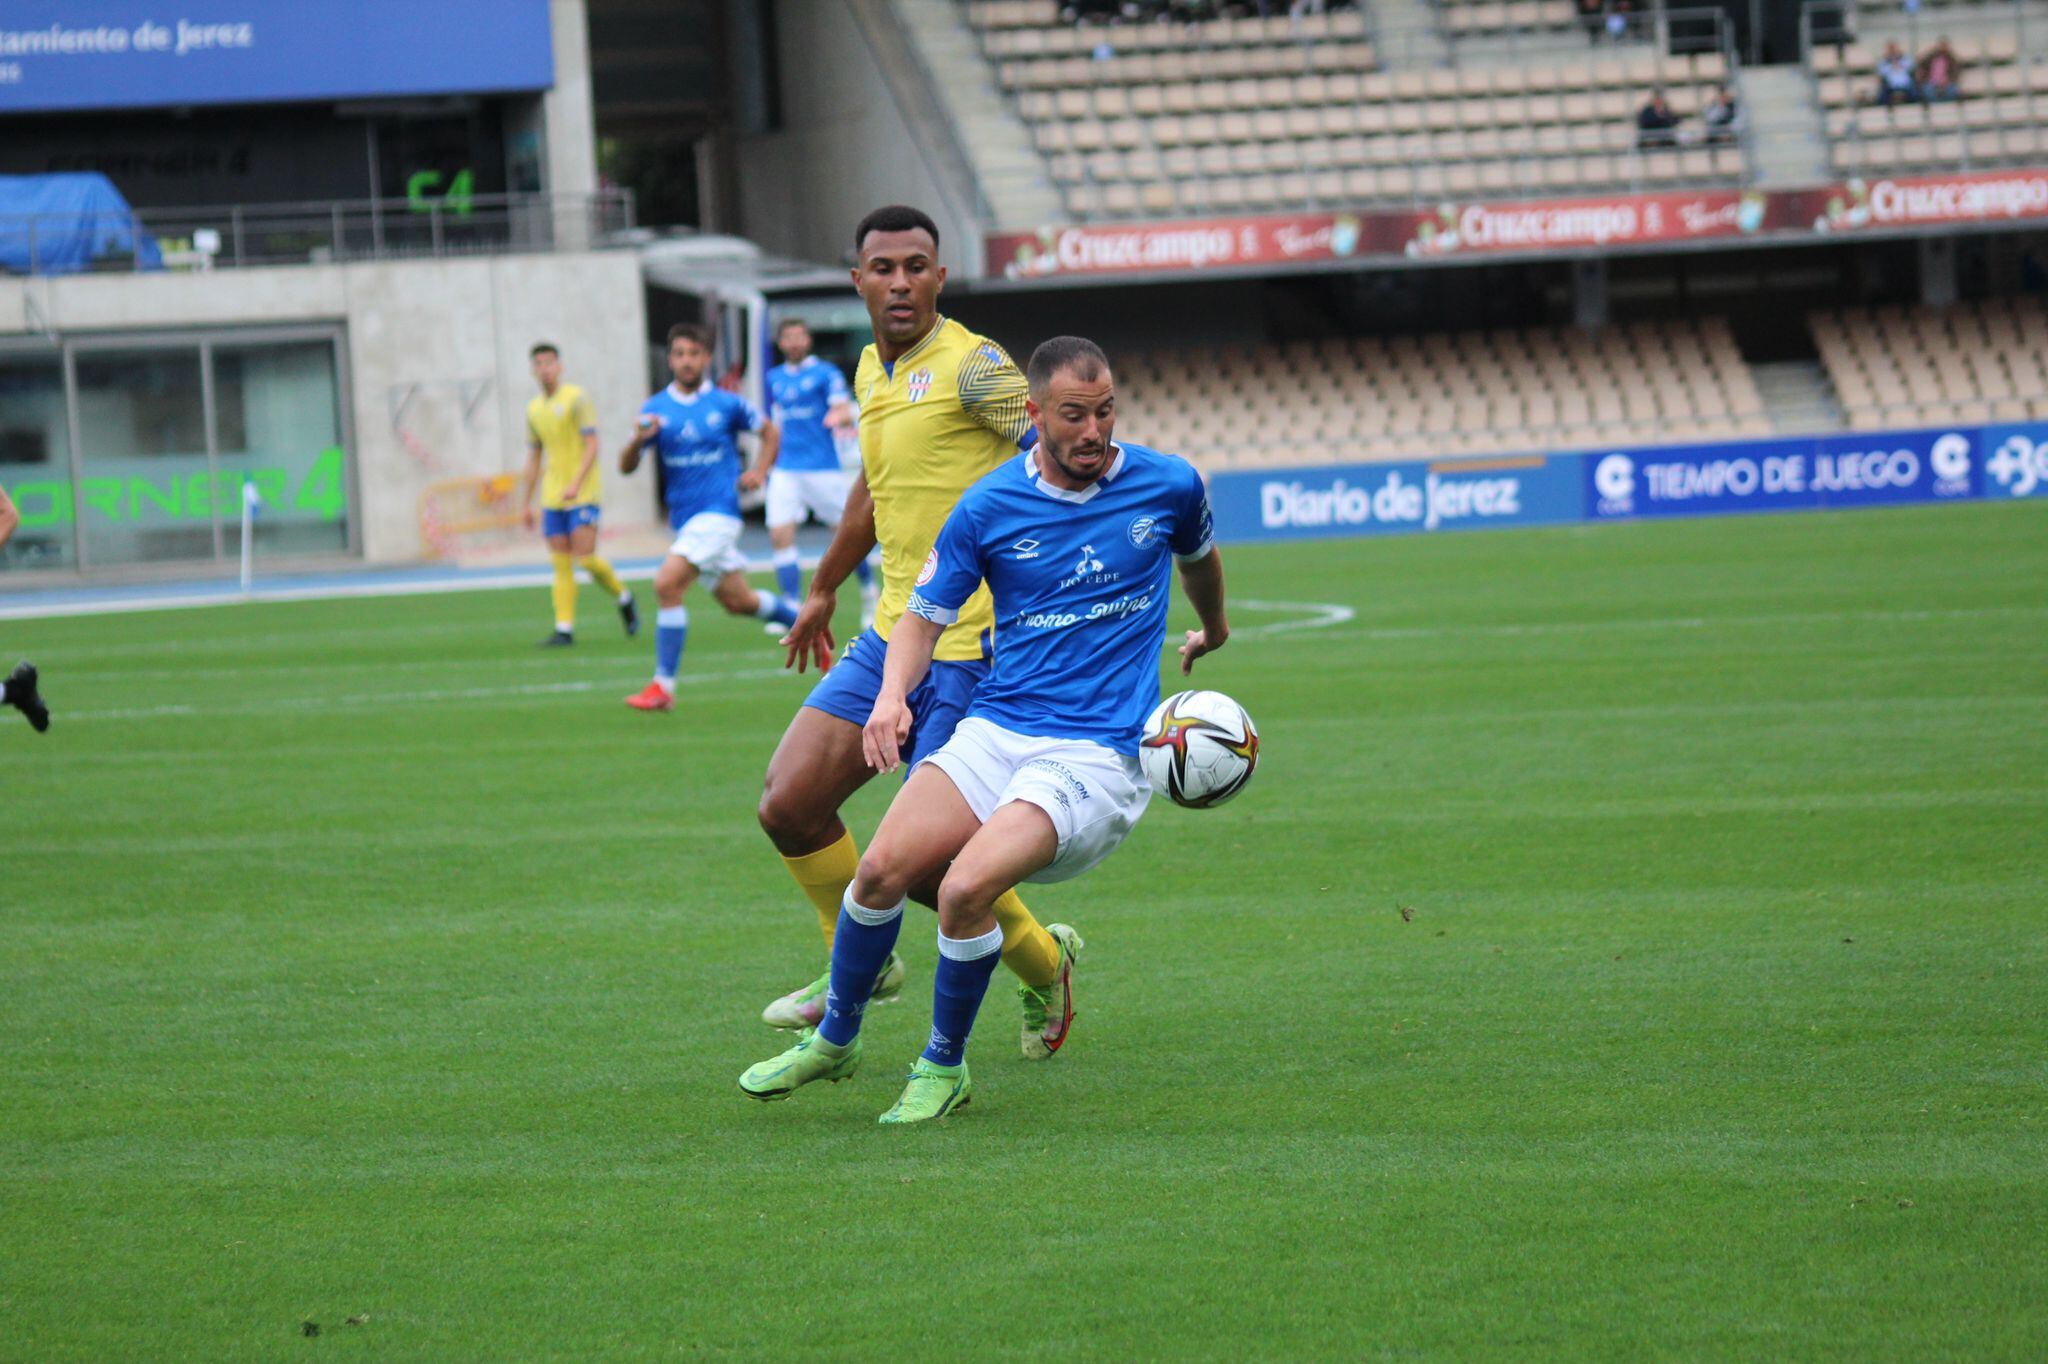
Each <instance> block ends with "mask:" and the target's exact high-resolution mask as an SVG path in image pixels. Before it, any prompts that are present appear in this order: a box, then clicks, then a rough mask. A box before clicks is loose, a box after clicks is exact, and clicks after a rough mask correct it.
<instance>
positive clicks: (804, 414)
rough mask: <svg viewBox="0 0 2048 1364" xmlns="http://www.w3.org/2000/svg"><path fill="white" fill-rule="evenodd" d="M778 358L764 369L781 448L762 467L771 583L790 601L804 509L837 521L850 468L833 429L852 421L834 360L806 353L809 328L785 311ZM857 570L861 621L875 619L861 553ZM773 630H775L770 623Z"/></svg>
mask: <svg viewBox="0 0 2048 1364" xmlns="http://www.w3.org/2000/svg"><path fill="white" fill-rule="evenodd" d="M775 346H776V349H777V350H780V351H781V352H782V363H781V364H779V365H777V366H776V367H775V368H773V369H771V370H769V371H768V402H769V415H771V416H773V417H774V418H775V424H776V425H777V426H778V427H780V428H781V429H782V453H781V455H780V456H779V457H778V458H777V459H776V461H775V468H774V469H773V470H771V471H770V472H769V474H768V507H767V512H768V544H769V547H770V548H771V549H772V550H773V551H774V555H775V587H776V590H777V591H779V592H781V593H782V595H783V596H785V597H788V598H789V599H790V600H792V601H800V600H802V598H803V591H804V584H803V573H802V571H801V570H800V569H799V567H798V562H797V552H796V528H797V527H798V526H800V525H802V524H803V520H804V514H805V513H806V512H808V513H810V514H811V515H813V516H815V517H817V518H818V520H819V522H820V523H822V524H824V525H827V526H837V525H838V524H839V516H840V513H842V512H843V511H845V510H846V495H847V493H849V492H851V491H852V490H853V471H852V470H851V469H848V468H846V467H844V465H843V464H842V462H841V460H840V458H839V446H838V443H837V442H836V441H835V440H834V439H833V436H834V433H835V432H838V431H841V430H844V429H846V428H848V427H851V426H852V425H853V391H852V390H851V389H849V388H848V387H847V386H846V376H845V375H844V374H841V373H840V372H839V366H837V365H835V364H832V363H830V362H829V361H825V360H820V359H819V358H818V357H817V356H816V355H814V354H813V353H812V352H811V329H810V328H809V327H808V326H806V325H805V324H804V322H803V319H801V318H796V317H791V318H785V319H784V320H783V322H782V325H781V326H779V327H777V328H776V329H775ZM854 572H855V573H856V574H858V575H859V576H860V600H861V628H862V629H866V628H867V627H868V626H869V625H871V624H873V623H874V618H875V572H874V569H873V568H872V567H870V565H869V563H868V561H867V560H866V559H863V560H861V561H860V562H859V563H858V564H856V565H855V566H854ZM775 633H776V634H778V635H779V634H781V633H782V631H781V630H780V629H777V630H776V631H775Z"/></svg>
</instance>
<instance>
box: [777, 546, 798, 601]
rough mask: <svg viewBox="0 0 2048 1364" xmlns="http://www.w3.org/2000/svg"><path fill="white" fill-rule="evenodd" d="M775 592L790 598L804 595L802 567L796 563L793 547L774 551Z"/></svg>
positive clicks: (796, 558) (794, 547)
mask: <svg viewBox="0 0 2048 1364" xmlns="http://www.w3.org/2000/svg"><path fill="white" fill-rule="evenodd" d="M775 590H776V591H778V592H780V593H781V594H782V595H783V596H785V597H792V598H793V597H801V596H802V595H803V594H804V572H803V566H802V565H801V564H800V563H799V562H798V556H797V552H796V546H795V545H791V546H790V547H789V548H788V549H778V550H776V551H775Z"/></svg>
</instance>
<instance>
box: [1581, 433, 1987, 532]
mask: <svg viewBox="0 0 2048 1364" xmlns="http://www.w3.org/2000/svg"><path fill="white" fill-rule="evenodd" d="M1980 435H1981V433H1980V432H1978V431H1976V430H1974V429H1972V430H1963V431H1958V430H1934V431H1888V432H1881V433H1870V434H1860V435H1849V436H1825V437H1806V438H1802V439H1798V440H1772V441H1744V442H1742V443H1740V444H1728V445H1685V446H1674V447H1670V448H1653V449H1643V450H1615V451H1609V452H1607V453H1605V454H1597V455H1587V456H1584V457H1583V458H1582V460H1581V463H1582V465H1583V467H1584V470H1585V479H1586V515H1587V517H1588V518H1590V519H1592V520H1596V521H1606V520H1614V519H1616V518H1624V517H1637V516H1703V515H1708V514H1710V513H1713V512H1738V511H1789V510H1819V509H1821V508H1825V507H1855V506H1870V505H1879V504H1884V503H1891V502H1937V501H1947V500H1951V499H1955V498H1969V497H1975V496H1976V495H1977V493H1978V482H1977V468H1978V464H1977V448H1976V447H1977V442H1978V440H1979V437H1980Z"/></svg>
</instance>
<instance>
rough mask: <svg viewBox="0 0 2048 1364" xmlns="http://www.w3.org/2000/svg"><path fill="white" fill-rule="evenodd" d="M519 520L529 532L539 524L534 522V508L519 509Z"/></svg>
mask: <svg viewBox="0 0 2048 1364" xmlns="http://www.w3.org/2000/svg"><path fill="white" fill-rule="evenodd" d="M519 520H520V522H521V523H522V524H523V525H525V527H526V528H527V529H528V530H532V529H533V528H534V526H535V525H537V524H539V523H538V522H536V521H535V520H534V516H533V508H531V507H521V508H520V509H519Z"/></svg>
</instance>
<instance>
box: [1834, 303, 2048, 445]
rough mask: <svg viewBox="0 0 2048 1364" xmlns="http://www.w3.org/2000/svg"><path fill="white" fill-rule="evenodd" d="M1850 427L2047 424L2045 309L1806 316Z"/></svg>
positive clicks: (1999, 306)
mask: <svg viewBox="0 0 2048 1364" xmlns="http://www.w3.org/2000/svg"><path fill="white" fill-rule="evenodd" d="M1808 325H1809V326H1810V327H1811V329H1812V331H1813V338H1814V341H1815V343H1816V344H1817V345H1818V346H1819V348H1820V355H1821V361H1822V363H1823V364H1824V365H1825V366H1826V368H1827V373H1828V378H1829V380H1830V381H1831V382H1832V383H1833V384H1834V387H1835V392H1836V394H1837V395H1838V396H1839V397H1840V399H1841V403H1842V410H1843V413H1844V414H1845V415H1846V416H1847V418H1848V421H1849V425H1850V426H1851V427H1853V428H1857V429H1862V430H1870V429H1876V428H1880V427H1887V426H1929V425H1935V424H1939V423H1944V422H1973V421H1979V422H1981V421H2026V420H2029V419H2034V420H2048V306H2044V305H2043V303H2042V301H2041V300H2040V299H2038V298H2027V297H2023V296H2018V297H2009V298H2000V299H1991V300H1986V301H1983V302H1978V303H1962V304H1957V305H1956V306H1954V307H1950V308H1941V309H1936V308H1900V307H1883V308H1852V309H1841V310H1829V311H1825V312H1818V313H1815V314H1813V315H1812V316H1811V317H1810V318H1809V319H1808Z"/></svg>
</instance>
